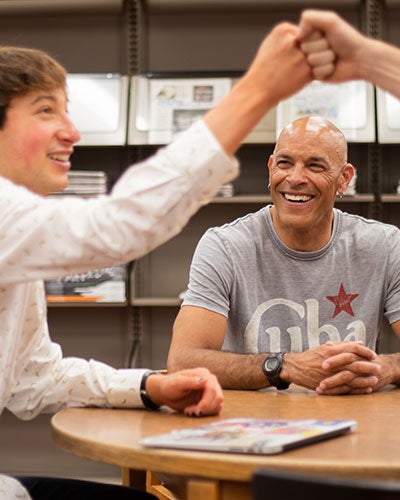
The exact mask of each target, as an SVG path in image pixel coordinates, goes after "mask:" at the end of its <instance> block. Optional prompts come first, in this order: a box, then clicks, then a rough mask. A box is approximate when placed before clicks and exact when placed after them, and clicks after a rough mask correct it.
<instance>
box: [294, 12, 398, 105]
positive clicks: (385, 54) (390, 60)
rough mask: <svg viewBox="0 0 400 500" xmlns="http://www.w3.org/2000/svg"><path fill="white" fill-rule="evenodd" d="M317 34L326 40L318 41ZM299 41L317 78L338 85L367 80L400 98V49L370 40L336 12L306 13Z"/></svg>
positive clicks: (302, 21) (302, 18)
mask: <svg viewBox="0 0 400 500" xmlns="http://www.w3.org/2000/svg"><path fill="white" fill-rule="evenodd" d="M316 32H318V33H319V34H321V35H322V38H319V39H318V37H315V33H316ZM315 38H317V39H315ZM298 39H299V41H300V42H301V48H302V50H303V51H304V52H305V53H306V54H307V59H308V62H309V63H310V65H311V66H312V67H313V74H314V78H316V79H321V80H325V81H327V82H335V83H339V82H344V81H348V80H367V81H369V82H371V83H372V84H373V85H376V86H377V87H380V88H382V89H384V90H386V91H388V92H390V93H391V94H393V95H395V96H396V97H398V98H400V49H398V48H397V47H394V46H393V45H390V44H388V43H385V42H383V41H381V40H375V39H373V38H369V37H367V36H365V35H363V34H361V33H360V32H359V31H357V30H356V29H355V28H354V27H353V26H351V25H350V24H349V23H347V22H346V21H345V20H344V19H342V18H341V17H340V16H339V15H337V14H336V13H335V12H331V11H323V10H305V11H304V12H303V13H302V15H301V19H300V25H299V32H298ZM325 41H327V42H328V44H329V48H327V47H326V44H325Z"/></svg>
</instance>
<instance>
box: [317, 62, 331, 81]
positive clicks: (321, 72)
mask: <svg viewBox="0 0 400 500" xmlns="http://www.w3.org/2000/svg"><path fill="white" fill-rule="evenodd" d="M334 71H335V65H334V64H333V63H331V64H324V65H323V66H317V67H313V69H312V74H313V78H314V80H326V79H327V78H328V77H330V76H331V75H332V74H333V72H334Z"/></svg>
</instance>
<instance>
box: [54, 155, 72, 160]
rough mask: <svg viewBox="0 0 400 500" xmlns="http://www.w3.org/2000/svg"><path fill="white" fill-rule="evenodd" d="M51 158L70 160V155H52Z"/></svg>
mask: <svg viewBox="0 0 400 500" xmlns="http://www.w3.org/2000/svg"><path fill="white" fill-rule="evenodd" d="M50 158H51V159H52V160H57V161H68V160H69V155H51V156H50Z"/></svg>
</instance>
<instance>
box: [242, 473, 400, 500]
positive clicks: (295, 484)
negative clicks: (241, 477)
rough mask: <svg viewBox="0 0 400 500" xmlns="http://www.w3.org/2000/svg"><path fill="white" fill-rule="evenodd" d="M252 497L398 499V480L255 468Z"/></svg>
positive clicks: (278, 499)
mask: <svg viewBox="0 0 400 500" xmlns="http://www.w3.org/2000/svg"><path fill="white" fill-rule="evenodd" d="M252 488H253V498H254V500H299V499H301V498H304V499H307V500H395V499H399V500H400V481H389V480H388V481H383V480H379V481H371V480H363V479H359V480H352V479H344V478H340V477H327V476H317V475H311V474H300V473H294V472H293V473H292V472H287V471H279V470H274V469H262V470H257V471H256V472H255V473H254V475H253V481H252Z"/></svg>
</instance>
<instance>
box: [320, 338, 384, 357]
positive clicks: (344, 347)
mask: <svg viewBox="0 0 400 500" xmlns="http://www.w3.org/2000/svg"><path fill="white" fill-rule="evenodd" d="M328 348H329V351H328V353H331V356H333V355H335V354H340V353H342V352H351V353H354V354H357V355H358V356H360V357H362V358H365V359H367V360H373V359H375V358H376V356H377V355H376V353H375V352H374V351H373V350H372V349H370V348H369V347H366V346H365V345H364V344H363V343H360V342H340V343H339V344H335V345H333V346H328Z"/></svg>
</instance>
